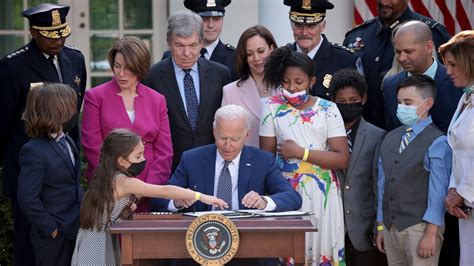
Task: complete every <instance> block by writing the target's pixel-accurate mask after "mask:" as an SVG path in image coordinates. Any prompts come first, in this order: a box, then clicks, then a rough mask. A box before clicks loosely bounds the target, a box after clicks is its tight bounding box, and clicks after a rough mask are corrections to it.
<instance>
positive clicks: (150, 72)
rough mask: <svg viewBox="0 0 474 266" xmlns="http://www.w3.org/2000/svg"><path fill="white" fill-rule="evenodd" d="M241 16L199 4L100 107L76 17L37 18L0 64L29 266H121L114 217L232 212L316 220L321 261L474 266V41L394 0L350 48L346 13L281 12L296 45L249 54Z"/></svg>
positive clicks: (316, 4) (314, 254)
mask: <svg viewBox="0 0 474 266" xmlns="http://www.w3.org/2000/svg"><path fill="white" fill-rule="evenodd" d="M230 3H231V0H215V1H207V0H184V7H186V8H187V9H189V10H190V11H188V10H186V11H178V12H176V13H173V14H171V15H170V16H169V18H168V27H167V34H166V40H167V43H168V48H169V51H166V52H165V53H164V54H163V58H162V60H161V61H159V62H157V63H155V64H153V65H151V55H150V51H149V48H148V47H147V46H146V45H145V43H144V42H143V41H142V40H140V39H139V38H136V37H132V36H128V37H123V38H121V39H119V40H118V41H116V42H115V43H114V45H113V46H112V47H111V48H110V50H109V53H108V58H107V59H108V62H109V65H110V68H111V71H112V73H113V78H112V79H111V80H110V81H108V82H106V83H104V84H101V85H99V86H97V87H94V88H91V89H88V90H87V91H86V90H85V88H86V78H87V76H86V70H85V69H86V68H85V62H84V57H83V55H82V54H81V52H80V51H78V50H77V49H75V48H73V47H70V46H67V45H65V40H66V38H67V37H68V36H69V35H70V34H71V27H70V26H69V24H68V22H67V21H66V15H67V13H68V12H69V7H68V6H65V5H58V4H40V5H38V6H35V7H33V8H30V9H28V10H25V11H23V12H22V15H23V16H24V17H25V18H27V19H28V21H29V25H30V33H31V36H32V39H31V41H30V42H29V43H28V44H27V45H25V46H24V47H22V48H20V49H18V50H17V51H15V52H13V53H11V54H9V55H7V56H5V57H4V58H3V59H2V60H0V108H1V109H0V111H1V112H2V113H3V114H4V115H3V116H2V117H1V118H0V119H1V120H0V123H1V124H2V128H1V130H0V139H1V143H0V149H1V150H0V151H1V153H0V159H1V161H2V172H3V182H4V184H3V188H4V193H5V194H6V195H7V196H8V197H10V199H11V203H12V207H13V218H14V236H13V238H14V243H13V244H14V265H69V264H72V265H117V264H120V244H119V238H118V237H117V236H116V235H111V234H109V233H108V228H110V226H111V225H112V224H113V223H114V222H115V221H116V220H117V219H119V218H127V217H130V215H131V214H133V212H149V211H172V212H186V211H189V210H197V211H211V210H218V209H230V210H238V209H259V210H264V211H269V212H271V211H288V210H303V211H307V212H310V213H312V215H313V216H314V217H315V218H317V220H316V221H317V222H316V224H315V226H316V227H317V228H318V232H315V233H307V236H306V245H305V250H304V254H305V260H306V263H307V264H308V265H349V266H350V265H387V264H388V265H438V264H439V265H463V266H464V265H473V263H474V254H473V253H472V250H474V240H473V239H474V238H473V237H472V236H473V235H474V217H473V214H472V211H471V209H472V207H474V176H473V174H472V170H473V165H474V164H473V163H472V162H473V161H474V142H473V141H472V140H470V139H471V137H472V136H471V135H470V134H473V133H474V119H473V118H472V117H473V116H474V113H473V112H474V111H473V107H474V106H473V105H474V103H473V100H472V98H473V97H474V96H473V92H474V65H473V64H472V62H474V31H473V30H466V31H462V32H459V33H457V34H456V35H455V36H454V37H451V36H450V35H449V34H448V32H447V31H446V28H445V27H444V26H443V25H441V24H439V23H435V21H433V20H431V19H429V18H426V17H423V16H421V15H420V14H417V13H415V12H413V11H411V10H410V8H409V7H408V0H392V1H386V0H377V10H378V12H379V16H378V17H376V18H374V19H373V20H370V21H366V22H365V23H363V24H362V25H360V26H357V27H355V28H354V29H352V30H350V31H349V32H348V33H347V34H346V38H345V40H344V45H345V46H343V45H338V44H335V43H332V42H330V41H329V40H328V39H327V37H326V36H325V35H324V34H323V31H324V29H325V26H326V20H325V17H326V11H327V10H330V9H332V8H334V5H333V4H332V3H330V2H329V1H327V0H309V1H307V0H284V1H283V4H284V5H287V6H289V21H290V24H291V30H292V31H293V36H294V42H292V43H289V44H287V45H283V46H281V45H280V46H279V45H278V44H277V43H276V41H275V38H274V37H273V35H272V33H271V32H270V31H269V30H268V29H267V28H266V27H264V26H262V25H255V26H252V27H249V28H247V29H246V30H245V31H244V32H243V33H242V34H241V36H240V39H239V41H238V44H237V47H236V48H234V47H233V46H231V45H229V44H224V43H223V42H222V41H221V39H220V38H219V35H220V32H221V30H222V28H223V23H224V15H225V7H226V6H228V5H229V4H230ZM81 108H82V109H81ZM81 110H82V116H81V115H79V114H80V113H81ZM79 117H82V119H79ZM81 150H82V151H83V154H84V157H85V159H86V161H87V169H86V170H85V172H84V173H81V159H80V156H79V154H80V151H81ZM82 176H85V177H86V179H87V181H88V182H87V188H86V190H85V192H84V191H83V188H82V187H81V177H82ZM173 263H174V264H173V265H192V263H194V262H192V261H189V260H188V261H174V262H173ZM291 264H292V260H291V258H268V259H252V260H245V259H237V260H233V261H231V264H229V265H291Z"/></svg>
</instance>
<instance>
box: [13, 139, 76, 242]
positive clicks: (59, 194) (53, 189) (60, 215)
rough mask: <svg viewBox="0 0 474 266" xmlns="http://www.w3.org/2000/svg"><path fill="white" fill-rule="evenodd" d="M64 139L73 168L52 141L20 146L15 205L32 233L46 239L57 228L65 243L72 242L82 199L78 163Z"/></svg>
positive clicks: (74, 147)
mask: <svg viewBox="0 0 474 266" xmlns="http://www.w3.org/2000/svg"><path fill="white" fill-rule="evenodd" d="M66 139H67V141H68V143H69V146H70V147H71V149H72V152H73V154H74V158H75V165H73V164H72V161H71V158H70V157H67V156H66V154H65V153H64V151H63V150H62V148H61V147H60V146H59V144H58V143H56V141H55V140H54V139H47V138H33V139H31V140H30V141H29V142H28V143H26V144H25V145H24V146H23V148H22V149H21V151H20V167H21V172H20V175H19V177H18V194H17V201H18V204H19V205H20V207H21V209H22V210H23V213H24V214H25V216H26V218H27V219H28V221H29V222H30V223H31V230H32V231H34V232H32V233H39V234H40V235H41V236H43V237H46V238H47V237H49V235H50V234H51V233H52V232H53V231H54V229H56V228H58V229H59V232H60V234H62V235H64V236H65V237H66V238H67V239H70V240H75V239H76V235H77V231H78V230H79V208H80V203H81V198H82V188H81V185H80V179H81V176H80V169H81V160H80V157H79V152H78V151H77V149H76V146H75V145H74V142H73V140H72V139H71V138H69V137H68V136H66Z"/></svg>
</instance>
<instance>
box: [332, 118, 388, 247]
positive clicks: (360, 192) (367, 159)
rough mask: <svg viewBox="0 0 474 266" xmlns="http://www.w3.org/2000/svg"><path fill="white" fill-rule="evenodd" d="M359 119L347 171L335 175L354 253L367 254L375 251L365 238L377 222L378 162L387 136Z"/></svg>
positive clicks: (340, 171) (339, 171) (382, 131)
mask: <svg viewBox="0 0 474 266" xmlns="http://www.w3.org/2000/svg"><path fill="white" fill-rule="evenodd" d="M361 119H362V120H361V121H360V124H359V128H358V130H357V134H356V137H355V141H354V143H353V146H352V154H351V158H350V161H349V167H348V168H347V169H345V170H338V171H336V172H337V177H338V179H339V182H340V184H341V188H342V200H343V204H344V220H345V225H346V228H347V233H348V234H349V238H350V240H351V242H352V244H353V245H354V247H355V248H356V249H357V250H359V251H366V250H369V249H373V248H374V246H373V245H372V243H370V241H369V239H368V234H370V233H372V229H373V228H374V225H375V220H376V218H377V217H376V214H377V212H376V210H377V209H376V206H377V162H378V158H379V148H380V143H381V142H382V140H383V137H384V136H385V133H386V132H385V131H384V130H382V129H380V128H378V127H376V126H374V125H372V124H370V123H368V122H366V121H365V120H364V119H363V118H361ZM347 211H350V213H349V214H347Z"/></svg>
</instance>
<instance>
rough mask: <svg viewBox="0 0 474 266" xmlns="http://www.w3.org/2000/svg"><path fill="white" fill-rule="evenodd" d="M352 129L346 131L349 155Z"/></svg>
mask: <svg viewBox="0 0 474 266" xmlns="http://www.w3.org/2000/svg"><path fill="white" fill-rule="evenodd" d="M351 133H352V129H348V130H347V131H346V135H347V145H348V146H349V153H352V137H351Z"/></svg>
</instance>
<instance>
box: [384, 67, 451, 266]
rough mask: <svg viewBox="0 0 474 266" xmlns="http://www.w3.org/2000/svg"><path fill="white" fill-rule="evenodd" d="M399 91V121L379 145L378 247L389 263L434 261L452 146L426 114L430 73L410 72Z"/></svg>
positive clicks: (431, 100) (433, 93)
mask: <svg viewBox="0 0 474 266" xmlns="http://www.w3.org/2000/svg"><path fill="white" fill-rule="evenodd" d="M397 94H398V96H397V98H398V103H399V104H398V108H397V117H398V119H399V120H400V122H401V123H402V124H403V126H401V127H399V128H396V129H394V130H393V131H391V132H389V133H388V134H387V136H386V137H385V138H384V140H383V141H382V145H381V147H380V159H379V165H378V169H379V172H378V175H379V177H378V192H379V193H378V210H377V222H378V226H377V231H378V233H377V237H376V242H377V248H378V249H379V250H380V251H381V252H386V254H387V260H388V263H389V265H391V264H395V263H398V264H401V265H438V260H439V254H440V250H441V245H442V243H443V232H444V212H445V208H444V204H443V203H444V198H445V197H446V191H447V189H448V183H449V176H450V173H451V158H452V151H451V149H450V147H449V145H448V142H447V139H446V136H445V135H443V132H442V131H441V130H440V129H439V128H438V127H436V126H435V125H434V124H433V121H432V119H431V116H430V115H429V111H430V109H431V107H433V104H434V101H435V97H436V89H435V86H434V81H433V79H431V78H430V77H428V76H425V75H413V76H410V77H408V78H406V79H405V80H404V81H402V82H401V83H400V85H399V86H398V88H397Z"/></svg>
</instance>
